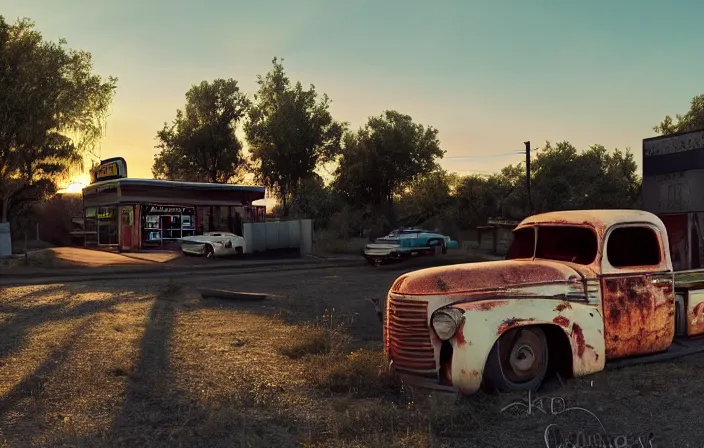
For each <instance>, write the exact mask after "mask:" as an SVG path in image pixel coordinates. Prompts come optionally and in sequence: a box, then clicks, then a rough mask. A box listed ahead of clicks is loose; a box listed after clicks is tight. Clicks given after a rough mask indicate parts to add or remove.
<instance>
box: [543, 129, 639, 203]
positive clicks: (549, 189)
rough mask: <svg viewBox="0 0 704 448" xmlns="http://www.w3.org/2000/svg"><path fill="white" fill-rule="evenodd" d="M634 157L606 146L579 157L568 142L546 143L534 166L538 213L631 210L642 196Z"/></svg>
mask: <svg viewBox="0 0 704 448" xmlns="http://www.w3.org/2000/svg"><path fill="white" fill-rule="evenodd" d="M637 169H638V167H637V165H636V162H635V160H634V158H633V154H632V153H631V152H630V151H629V150H626V151H625V152H622V151H620V150H618V149H617V150H615V151H614V152H613V153H612V154H609V152H608V151H607V150H606V148H605V147H604V146H603V145H592V146H591V147H590V148H589V149H588V150H586V151H584V152H582V153H578V152H577V149H576V148H575V147H574V146H572V145H571V144H570V143H569V142H560V143H558V144H557V145H555V146H552V145H551V144H550V142H547V143H546V145H545V147H544V148H543V150H542V151H541V152H540V154H539V156H538V157H537V159H536V161H535V162H534V163H533V172H532V174H533V175H532V179H531V182H532V192H533V194H534V203H535V204H536V206H537V207H538V210H539V211H549V210H569V209H591V208H632V207H634V205H635V203H636V201H637V200H638V196H639V194H640V178H639V176H638V175H637Z"/></svg>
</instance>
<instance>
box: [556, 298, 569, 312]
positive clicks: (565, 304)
mask: <svg viewBox="0 0 704 448" xmlns="http://www.w3.org/2000/svg"><path fill="white" fill-rule="evenodd" d="M571 309H572V305H570V302H566V301H565V302H562V303H561V304H559V305H557V306H556V307H555V311H557V312H558V313H561V312H563V311H564V310H571Z"/></svg>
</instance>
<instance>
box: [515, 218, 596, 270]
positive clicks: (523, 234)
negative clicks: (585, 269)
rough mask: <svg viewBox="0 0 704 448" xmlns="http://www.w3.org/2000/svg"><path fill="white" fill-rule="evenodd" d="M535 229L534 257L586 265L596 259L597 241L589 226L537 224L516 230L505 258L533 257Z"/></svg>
mask: <svg viewBox="0 0 704 448" xmlns="http://www.w3.org/2000/svg"><path fill="white" fill-rule="evenodd" d="M536 230H537V232H538V244H536V247H535V258H543V259H546V260H557V261H569V262H572V263H578V264H585V265H586V264H590V263H592V262H593V261H594V259H595V258H596V255H597V250H598V247H599V244H598V241H597V238H596V234H595V233H594V232H593V231H592V230H591V229H588V228H585V227H577V226H539V227H538V228H532V227H528V228H524V229H519V230H517V231H515V232H514V233H513V243H512V244H511V248H510V249H509V251H508V255H507V256H506V259H507V260H511V259H516V258H533V255H534V253H533V244H534V242H535V232H536Z"/></svg>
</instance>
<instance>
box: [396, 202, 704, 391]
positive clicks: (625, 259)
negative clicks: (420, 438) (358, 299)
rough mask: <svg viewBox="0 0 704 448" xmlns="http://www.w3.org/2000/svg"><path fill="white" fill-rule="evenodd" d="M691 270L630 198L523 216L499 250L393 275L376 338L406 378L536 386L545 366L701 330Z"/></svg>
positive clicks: (597, 364) (561, 366) (584, 367)
mask: <svg viewBox="0 0 704 448" xmlns="http://www.w3.org/2000/svg"><path fill="white" fill-rule="evenodd" d="M701 278H702V275H701V272H700V271H688V272H683V273H677V274H676V273H675V272H674V271H673V267H672V260H671V257H670V250H669V243H668V234H667V230H666V227H665V225H664V224H663V221H662V220H661V219H660V218H659V217H657V216H656V215H654V214H652V213H649V212H645V211H639V210H575V211H563V212H551V213H544V214H539V215H535V216H531V217H528V218H526V219H525V220H523V221H522V222H521V223H520V224H519V225H518V226H517V227H516V228H515V229H514V241H513V244H512V246H511V248H510V250H509V253H508V256H507V257H506V259H505V260H501V261H491V262H481V263H467V264H462V265H453V266H442V267H435V268H430V269H423V270H419V271H415V272H411V273H407V274H404V275H402V276H400V277H399V278H397V279H396V281H395V282H394V283H393V285H392V287H391V289H390V291H389V293H388V295H387V302H386V309H385V320H384V346H385V352H386V355H387V357H388V359H389V366H390V368H391V369H392V370H393V371H394V373H395V374H397V375H398V376H400V377H401V378H402V379H404V380H405V381H406V382H408V383H411V384H415V385H419V386H423V387H428V388H433V389H440V390H446V391H455V392H459V393H462V394H465V395H468V394H472V393H474V392H476V391H477V390H479V389H480V388H481V387H482V386H486V387H490V388H492V389H497V390H499V391H509V390H536V389H537V388H538V387H539V386H540V385H541V383H542V382H543V380H544V378H545V376H546V374H547V373H548V371H549V370H556V371H559V372H562V373H563V374H566V375H574V376H584V375H589V374H593V373H596V372H599V371H601V370H603V369H604V367H605V365H606V363H607V362H611V361H614V360H618V359H623V358H629V357H632V356H636V355H652V354H657V353H662V352H666V351H668V350H670V349H671V348H672V346H673V343H674V341H675V340H677V339H678V338H688V337H692V336H696V335H700V334H703V333H704V305H702V303H704V294H699V290H698V289H696V288H697V287H699V285H700V284H701V283H702V282H701Z"/></svg>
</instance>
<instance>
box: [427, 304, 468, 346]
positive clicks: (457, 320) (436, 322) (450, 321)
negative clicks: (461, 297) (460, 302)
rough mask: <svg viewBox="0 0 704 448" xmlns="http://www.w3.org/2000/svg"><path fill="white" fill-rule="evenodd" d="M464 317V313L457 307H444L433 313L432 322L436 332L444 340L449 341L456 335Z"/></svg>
mask: <svg viewBox="0 0 704 448" xmlns="http://www.w3.org/2000/svg"><path fill="white" fill-rule="evenodd" d="M463 318H464V314H463V313H462V311H460V310H458V309H457V308H444V309H441V310H438V311H436V312H435V313H434V314H433V317H432V319H431V320H430V323H431V325H432V326H433V330H435V334H437V335H438V337H439V338H440V339H442V340H443V341H447V340H448V339H450V338H451V337H452V336H454V335H455V333H456V332H457V329H458V328H459V326H460V324H461V323H462V319H463Z"/></svg>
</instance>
